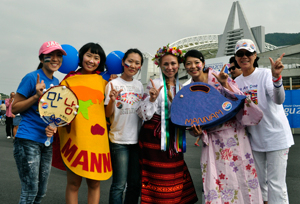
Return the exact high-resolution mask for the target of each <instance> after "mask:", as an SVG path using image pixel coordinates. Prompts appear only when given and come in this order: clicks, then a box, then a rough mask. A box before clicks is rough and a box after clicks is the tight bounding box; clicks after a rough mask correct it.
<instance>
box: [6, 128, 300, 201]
mask: <svg viewBox="0 0 300 204" xmlns="http://www.w3.org/2000/svg"><path fill="white" fill-rule="evenodd" d="M294 139H295V143H296V144H297V145H295V146H293V147H292V148H291V150H290V154H289V162H288V172H287V184H288V192H289V197H290V203H291V204H298V203H300V202H299V200H300V190H299V183H300V174H299V169H300V156H299V155H300V148H298V146H299V144H300V135H294ZM194 142H195V138H194V137H191V136H188V137H187V152H186V153H185V160H186V163H187V165H188V167H189V171H190V173H191V175H192V178H193V181H194V184H195V187H196V190H197V194H198V197H199V201H198V204H200V203H201V201H200V200H201V189H202V184H201V173H200V163H199V160H200V153H201V148H200V147H195V146H194ZM12 151H13V143H12V139H6V136H5V128H4V126H0V155H1V156H0V175H1V176H0V203H1V204H15V203H18V200H19V195H20V181H19V177H18V172H17V168H16V164H15V160H14V158H13V154H12ZM110 184H111V179H109V180H107V181H102V182H101V201H100V203H101V204H106V203H108V192H109V188H110ZM65 186H66V175H65V172H64V171H61V170H58V169H55V168H52V170H51V175H50V179H49V185H48V191H47V195H46V197H45V198H44V200H43V202H42V203H43V204H50V203H51V204H53V203H54V204H63V203H65V198H64V194H65ZM79 203H87V186H86V183H85V181H83V182H82V186H81V188H80V192H79Z"/></svg>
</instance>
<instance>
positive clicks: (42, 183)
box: [14, 138, 52, 204]
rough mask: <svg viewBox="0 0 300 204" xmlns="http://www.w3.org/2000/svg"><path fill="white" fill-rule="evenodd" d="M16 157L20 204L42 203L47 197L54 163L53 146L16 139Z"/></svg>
mask: <svg viewBox="0 0 300 204" xmlns="http://www.w3.org/2000/svg"><path fill="white" fill-rule="evenodd" d="M14 157H15V160H16V164H17V168H18V172H19V177H20V180H21V196H20V200H19V204H25V203H26V204H29V203H35V204H36V203H41V201H42V198H43V197H44V196H45V195H46V191H47V184H48V178H49V175H50V169H51V161H52V145H50V146H48V147H46V146H45V145H44V144H42V143H39V142H35V141H32V140H26V139H21V138H16V139H15V141H14Z"/></svg>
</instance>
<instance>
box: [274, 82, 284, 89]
mask: <svg viewBox="0 0 300 204" xmlns="http://www.w3.org/2000/svg"><path fill="white" fill-rule="evenodd" d="M273 85H274V87H275V88H280V87H281V86H282V85H283V83H281V84H280V85H279V86H276V85H275V84H273Z"/></svg>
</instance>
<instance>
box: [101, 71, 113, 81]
mask: <svg viewBox="0 0 300 204" xmlns="http://www.w3.org/2000/svg"><path fill="white" fill-rule="evenodd" d="M100 75H101V76H102V78H103V79H105V80H106V81H108V80H109V78H110V75H111V73H109V72H108V71H104V72H101V73H100Z"/></svg>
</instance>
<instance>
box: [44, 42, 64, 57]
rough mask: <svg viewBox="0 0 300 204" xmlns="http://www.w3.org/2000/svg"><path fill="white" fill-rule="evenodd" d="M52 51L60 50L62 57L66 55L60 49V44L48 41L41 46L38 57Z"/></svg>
mask: <svg viewBox="0 0 300 204" xmlns="http://www.w3.org/2000/svg"><path fill="white" fill-rule="evenodd" d="M54 50H60V51H61V52H62V53H63V55H67V53H66V52H65V51H64V50H63V49H62V47H61V45H60V44H58V43H57V42H55V41H48V42H45V43H44V44H43V45H42V46H41V48H40V51H39V56H40V55H41V54H49V53H50V52H53V51H54Z"/></svg>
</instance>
